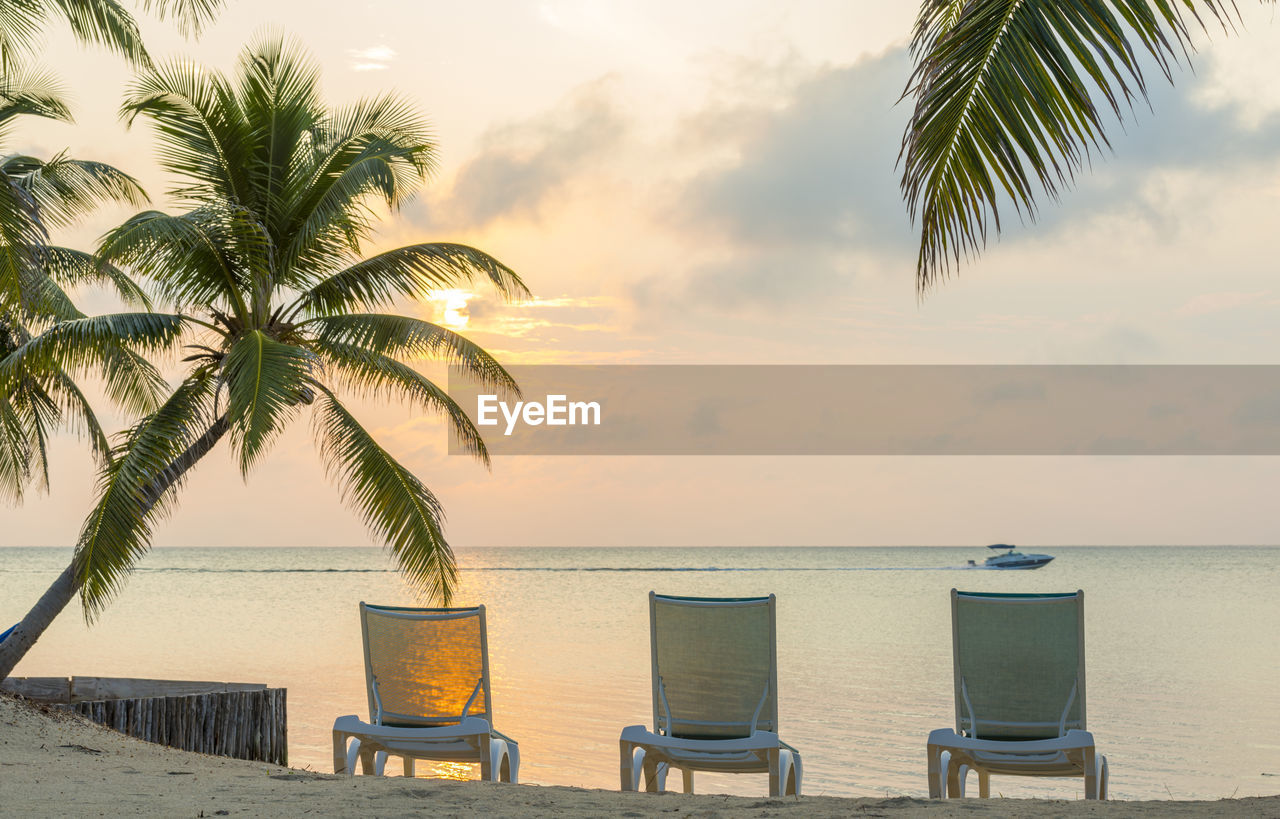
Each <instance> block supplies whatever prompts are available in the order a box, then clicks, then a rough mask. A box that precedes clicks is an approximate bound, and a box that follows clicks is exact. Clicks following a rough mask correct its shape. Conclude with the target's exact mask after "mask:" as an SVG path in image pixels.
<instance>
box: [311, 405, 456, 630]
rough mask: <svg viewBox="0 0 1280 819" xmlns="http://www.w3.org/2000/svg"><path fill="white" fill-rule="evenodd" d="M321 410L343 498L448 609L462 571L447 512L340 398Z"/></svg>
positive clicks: (321, 440) (325, 445)
mask: <svg viewBox="0 0 1280 819" xmlns="http://www.w3.org/2000/svg"><path fill="white" fill-rule="evenodd" d="M320 389H321V392H322V393H324V395H323V397H322V398H321V399H320V402H319V403H318V404H317V406H316V410H315V416H314V417H315V434H316V441H317V443H318V444H319V447H320V453H321V456H322V458H323V459H324V463H325V468H326V469H327V470H328V472H329V475H330V476H331V477H332V478H334V479H336V480H337V481H338V483H339V484H340V485H341V487H342V497H343V500H344V501H345V502H346V503H347V504H349V505H350V506H351V507H353V508H354V509H355V511H357V512H358V513H359V514H360V516H361V517H362V518H364V521H365V523H366V525H368V527H369V529H370V530H371V531H372V532H373V533H374V534H375V535H377V536H378V537H379V538H381V539H382V540H383V541H384V542H385V543H386V544H387V549H388V550H389V551H390V552H391V554H392V556H393V557H394V559H395V560H396V563H397V564H398V566H399V568H400V572H401V573H402V574H403V575H404V576H405V577H406V578H408V579H409V581H410V582H412V583H413V584H414V585H415V586H417V587H418V589H419V590H421V591H423V592H425V593H426V594H427V595H429V596H430V597H431V598H432V599H434V600H438V601H439V602H440V603H441V604H442V605H448V604H449V603H450V602H451V600H452V598H453V590H454V587H455V585H456V583H457V567H456V565H455V564H454V558H453V551H452V550H451V549H450V548H449V544H448V542H447V541H446V540H445V538H444V530H443V521H444V510H443V509H442V508H441V507H440V502H439V501H437V500H436V497H435V495H433V494H431V490H429V489H427V487H426V486H424V485H423V483H422V481H420V480H418V479H417V478H416V477H414V475H413V473H411V472H410V471H409V470H408V469H405V468H404V466H402V465H401V464H400V463H399V462H397V461H396V460H395V459H394V458H392V457H391V455H390V454H388V453H387V451H386V450H385V449H383V448H382V447H381V446H379V445H378V443H377V442H376V441H374V440H373V437H372V436H371V435H369V433H368V432H367V431H366V430H365V428H364V427H362V426H361V425H360V423H359V422H358V421H357V420H356V419H355V417H354V416H352V415H351V413H350V412H348V411H347V409H346V407H344V406H342V404H341V403H340V402H339V401H338V399H337V398H336V397H334V395H333V393H331V392H329V391H328V390H326V389H324V388H323V387H321V388H320Z"/></svg>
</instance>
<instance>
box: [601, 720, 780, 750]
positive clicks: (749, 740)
mask: <svg viewBox="0 0 1280 819" xmlns="http://www.w3.org/2000/svg"><path fill="white" fill-rule="evenodd" d="M619 741H621V742H630V743H633V744H635V745H656V746H660V747H663V748H676V749H678V750H681V751H700V752H703V753H713V754H714V753H724V752H726V751H767V750H769V749H770V748H782V747H785V746H783V744H782V741H781V740H779V739H778V735H777V734H775V733H773V732H772V731H756V732H754V733H752V734H751V736H749V737H735V738H732V739H680V738H679V737H667V736H662V735H661V734H655V733H653V732H652V731H650V730H649V729H648V728H645V727H644V726H643V725H628V726H627V727H626V728H623V729H622V736H621V737H619Z"/></svg>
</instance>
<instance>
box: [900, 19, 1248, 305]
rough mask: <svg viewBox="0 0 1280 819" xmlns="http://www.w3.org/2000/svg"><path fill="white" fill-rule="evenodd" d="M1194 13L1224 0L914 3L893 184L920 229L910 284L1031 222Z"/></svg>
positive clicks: (1184, 32)
mask: <svg viewBox="0 0 1280 819" xmlns="http://www.w3.org/2000/svg"><path fill="white" fill-rule="evenodd" d="M1202 18H1203V20H1209V19H1215V20H1217V21H1219V22H1221V23H1223V24H1224V25H1225V26H1230V25H1231V24H1232V22H1233V21H1234V18H1235V5H1234V3H1233V2H1231V0H1074V1H1073V2H1069V3H1063V2H1059V0H924V2H923V5H922V6H921V9H920V14H919V17H918V18H917V21H916V26H915V31H914V35H913V37H912V41H911V52H912V55H913V56H914V59H915V70H914V71H913V72H912V75H911V78H910V80H909V81H908V83H907V88H906V91H905V92H904V93H903V97H904V98H907V97H910V98H911V99H912V101H913V103H914V107H913V110H912V113H911V119H910V120H909V122H908V123H907V127H906V132H905V133H904V134H903V138H902V151H901V154H900V162H901V164H902V166H903V175H902V192H903V196H904V197H905V198H906V202H907V207H908V209H909V210H910V212H911V215H912V218H913V220H914V221H916V222H918V223H919V227H920V249H919V255H918V257H917V263H916V282H917V285H918V287H919V289H920V290H921V291H924V290H926V289H928V288H929V287H930V286H931V285H933V284H934V283H935V282H936V281H937V280H938V279H939V278H940V277H944V276H946V275H947V274H948V272H949V271H950V269H951V267H952V265H954V264H958V263H959V262H960V260H961V258H969V257H972V256H974V255H976V254H977V253H979V252H981V251H982V249H983V247H985V245H986V241H987V237H988V234H989V233H990V232H991V229H992V228H994V230H995V232H997V233H998V232H999V231H1000V228H1001V208H1002V207H1004V208H1006V209H1008V208H1012V209H1013V210H1015V211H1016V212H1017V214H1018V215H1019V216H1020V217H1026V218H1030V219H1035V217H1036V212H1037V204H1036V196H1037V195H1038V194H1041V193H1043V194H1044V195H1046V196H1048V197H1050V198H1051V199H1057V198H1058V195H1059V192H1060V191H1061V190H1062V188H1064V187H1065V186H1068V185H1070V183H1071V181H1072V178H1073V177H1074V175H1075V174H1076V173H1077V172H1079V171H1080V170H1081V169H1082V167H1083V166H1084V164H1085V163H1086V162H1087V161H1088V160H1089V158H1090V156H1091V153H1092V152H1093V151H1095V150H1100V149H1102V148H1105V147H1109V143H1108V140H1107V135H1106V130H1105V123H1104V119H1105V117H1106V113H1105V112H1106V111H1108V110H1109V111H1110V112H1111V113H1112V114H1113V115H1114V116H1115V117H1116V118H1117V120H1118V119H1120V118H1121V117H1122V116H1123V113H1124V110H1125V108H1127V107H1129V106H1130V105H1132V103H1133V102H1134V100H1135V99H1139V98H1141V99H1145V98H1146V94H1147V82H1146V78H1145V77H1144V75H1143V70H1142V65H1141V64H1142V61H1143V60H1144V59H1149V60H1150V61H1151V62H1152V63H1153V64H1154V65H1155V67H1156V68H1157V69H1158V70H1159V71H1161V72H1162V73H1163V74H1164V76H1165V77H1166V78H1167V79H1172V74H1171V66H1172V65H1173V64H1175V63H1176V62H1177V61H1178V60H1179V59H1180V58H1181V57H1182V56H1185V55H1186V53H1187V50H1188V49H1190V47H1191V36H1190V35H1191V32H1192V30H1193V28H1196V27H1199V26H1200V24H1201V22H1202Z"/></svg>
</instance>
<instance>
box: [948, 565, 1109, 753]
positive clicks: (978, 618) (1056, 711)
mask: <svg viewBox="0 0 1280 819" xmlns="http://www.w3.org/2000/svg"><path fill="white" fill-rule="evenodd" d="M951 630H952V647H953V656H954V665H955V702H956V731H957V732H958V733H962V734H965V735H967V736H971V737H974V736H976V737H978V738H979V739H1017V740H1026V739H1048V738H1052V737H1058V736H1061V735H1062V734H1064V733H1065V732H1066V731H1068V730H1070V729H1072V728H1080V729H1083V728H1084V727H1085V685H1084V683H1085V674H1084V592H1083V591H1076V592H1071V593H1067V594H986V593H980V592H961V591H956V590H955V589H952V590H951Z"/></svg>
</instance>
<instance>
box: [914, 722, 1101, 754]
mask: <svg viewBox="0 0 1280 819" xmlns="http://www.w3.org/2000/svg"><path fill="white" fill-rule="evenodd" d="M929 744H930V745H938V746H940V747H943V748H958V749H961V750H965V751H992V752H994V753H1004V754H1007V753H1016V752H1023V753H1028V754H1036V753H1048V752H1051V751H1073V750H1079V749H1082V748H1092V747H1094V741H1093V734H1092V733H1090V732H1088V731H1080V730H1076V729H1073V730H1070V731H1067V733H1066V735H1065V736H1061V737H1055V738H1054V739H1028V740H1025V741H1019V740H1003V739H972V738H970V737H965V736H961V735H960V734H957V733H956V732H955V729H953V728H939V729H938V730H936V731H932V732H931V733H930V734H929Z"/></svg>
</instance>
